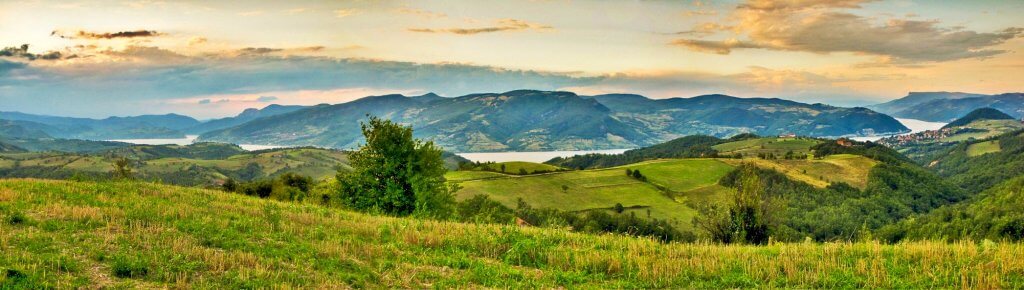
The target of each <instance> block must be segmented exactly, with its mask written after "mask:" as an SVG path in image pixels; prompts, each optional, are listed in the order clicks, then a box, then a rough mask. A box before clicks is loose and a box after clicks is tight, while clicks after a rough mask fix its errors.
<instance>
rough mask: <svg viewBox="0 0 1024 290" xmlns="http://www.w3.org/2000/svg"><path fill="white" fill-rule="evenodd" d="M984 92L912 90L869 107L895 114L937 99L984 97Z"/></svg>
mask: <svg viewBox="0 0 1024 290" xmlns="http://www.w3.org/2000/svg"><path fill="white" fill-rule="evenodd" d="M984 96H985V95H983V94H971V93H961V92H910V93H908V94H907V95H906V96H904V97H902V98H899V99H895V100H892V101H888V102H885V103H881V104H877V105H871V106H868V108H869V109H872V110H875V111H878V112H881V113H885V114H889V115H893V114H895V113H897V112H900V111H903V110H906V109H909V108H912V107H915V106H918V105H921V104H924V103H927V102H930V101H935V100H947V99H963V98H974V97H984Z"/></svg>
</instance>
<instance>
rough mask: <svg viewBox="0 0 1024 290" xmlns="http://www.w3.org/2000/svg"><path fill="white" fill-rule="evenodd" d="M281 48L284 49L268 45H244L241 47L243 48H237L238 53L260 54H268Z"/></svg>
mask: <svg viewBox="0 0 1024 290" xmlns="http://www.w3.org/2000/svg"><path fill="white" fill-rule="evenodd" d="M282 50H284V49H280V48H269V47H246V48H243V49H239V50H238V54H240V55H260V54H268V53H274V52H279V51H282Z"/></svg>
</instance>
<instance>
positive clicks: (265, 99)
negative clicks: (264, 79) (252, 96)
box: [256, 96, 277, 103]
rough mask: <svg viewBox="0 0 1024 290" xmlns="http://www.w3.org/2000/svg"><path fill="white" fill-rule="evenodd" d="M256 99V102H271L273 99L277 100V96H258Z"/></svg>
mask: <svg viewBox="0 0 1024 290" xmlns="http://www.w3.org/2000/svg"><path fill="white" fill-rule="evenodd" d="M256 101H257V102H262V103H265V102H273V101H277V97H274V96H260V97H259V98H257V99H256Z"/></svg>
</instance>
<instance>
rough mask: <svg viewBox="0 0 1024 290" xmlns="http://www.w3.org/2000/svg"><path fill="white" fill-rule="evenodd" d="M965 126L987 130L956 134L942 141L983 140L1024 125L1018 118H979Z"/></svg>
mask: <svg viewBox="0 0 1024 290" xmlns="http://www.w3.org/2000/svg"><path fill="white" fill-rule="evenodd" d="M965 127H968V128H973V129H982V130H986V132H976V133H964V134H956V135H953V136H949V137H946V138H942V139H941V141H943V142H959V141H967V140H970V139H976V140H981V139H985V138H989V137H993V136H997V135H1000V134H1003V133H1006V132H1010V131H1014V130H1020V129H1021V128H1024V125H1021V123H1020V121H1017V120H979V121H974V122H971V123H970V124H967V126H965Z"/></svg>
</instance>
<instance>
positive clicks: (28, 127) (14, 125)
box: [0, 120, 50, 139]
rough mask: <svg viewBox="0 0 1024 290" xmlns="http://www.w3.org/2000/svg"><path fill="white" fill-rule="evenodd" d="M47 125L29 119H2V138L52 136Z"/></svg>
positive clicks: (0, 121)
mask: <svg viewBox="0 0 1024 290" xmlns="http://www.w3.org/2000/svg"><path fill="white" fill-rule="evenodd" d="M45 127H48V126H46V125H43V124H39V123H34V122H28V121H11V120H0V139H11V138H50V135H48V134H46V132H44V130H45V129H44V128H45Z"/></svg>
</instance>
